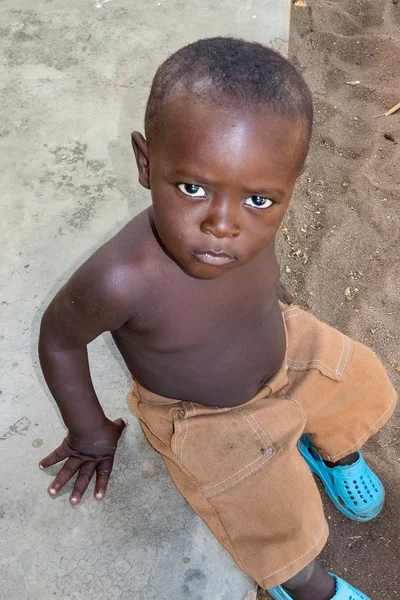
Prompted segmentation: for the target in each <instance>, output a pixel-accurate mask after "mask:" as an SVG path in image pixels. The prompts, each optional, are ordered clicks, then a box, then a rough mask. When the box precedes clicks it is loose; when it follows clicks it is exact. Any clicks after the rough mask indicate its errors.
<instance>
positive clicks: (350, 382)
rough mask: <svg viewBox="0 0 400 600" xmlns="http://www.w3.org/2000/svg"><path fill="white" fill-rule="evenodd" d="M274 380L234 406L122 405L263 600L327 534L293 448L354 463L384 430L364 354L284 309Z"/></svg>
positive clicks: (383, 404)
mask: <svg viewBox="0 0 400 600" xmlns="http://www.w3.org/2000/svg"><path fill="white" fill-rule="evenodd" d="M282 314H283V318H284V321H285V324H286V332H287V353H286V358H285V361H284V364H283V365H282V367H281V369H280V370H279V371H278V372H277V373H276V374H275V375H274V376H273V377H272V378H271V379H270V381H269V382H268V383H267V385H266V386H265V387H264V388H263V389H261V390H260V392H259V393H258V394H257V395H256V396H255V397H254V398H252V399H251V400H249V401H248V402H247V403H246V404H243V405H241V406H238V407H235V408H215V407H210V406H205V405H201V404H195V403H193V402H186V401H180V400H173V399H171V398H164V397H162V396H159V395H157V394H154V393H152V392H149V391H148V390H146V389H144V388H143V387H141V386H140V385H139V384H138V383H137V382H134V385H133V390H132V393H131V396H130V402H131V405H132V408H133V410H134V412H135V413H136V415H137V417H138V418H139V420H140V423H141V425H142V428H143V430H144V432H145V434H146V436H147V439H148V440H149V442H150V443H151V445H152V446H153V447H154V448H155V449H156V450H158V452H160V453H161V454H162V456H163V459H164V461H165V464H166V466H167V468H168V470H169V472H170V474H171V477H172V479H173V481H174V483H175V485H176V486H177V488H178V489H179V491H180V492H181V493H182V494H183V496H184V497H185V498H186V500H187V501H188V503H189V504H190V505H191V507H192V508H193V509H194V510H195V511H196V513H197V514H198V515H199V516H200V517H201V518H202V519H203V520H204V521H205V522H206V523H207V525H208V526H209V527H210V529H211V530H212V532H213V533H214V534H215V536H216V537H217V538H218V540H219V541H220V543H221V544H222V545H223V546H224V547H225V548H226V549H227V550H228V551H229V552H230V554H231V555H232V556H233V558H234V560H235V561H236V563H237V564H238V565H239V567H240V568H241V569H242V570H243V571H245V572H246V573H247V574H248V575H249V576H250V577H252V578H253V579H255V580H256V581H257V583H258V584H259V585H260V586H261V587H263V588H270V587H274V586H276V585H278V584H281V583H283V582H284V581H287V580H288V579H289V578H291V577H293V576H294V575H295V574H296V573H298V572H299V571H300V570H301V569H302V568H304V567H305V566H306V565H307V564H308V563H309V562H311V561H312V560H313V559H314V558H315V557H316V556H318V554H319V553H320V552H321V550H322V548H323V546H324V544H325V542H326V540H327V537H328V526H327V523H326V521H325V518H324V513H323V509H322V504H321V499H320V495H319V492H318V489H317V486H316V484H315V482H314V479H313V477H312V475H311V472H310V471H309V469H308V467H307V464H306V462H305V461H304V460H303V458H302V457H301V455H300V453H299V451H298V449H297V441H298V439H299V437H300V436H301V434H302V433H303V432H307V433H308V434H309V435H310V437H311V439H312V441H313V443H314V445H315V447H316V448H317V449H318V451H319V452H320V453H321V455H322V456H323V457H324V458H325V459H327V460H329V461H337V460H339V459H340V458H343V457H344V456H347V455H348V454H351V453H352V452H355V451H356V450H358V449H359V448H361V446H362V445H363V444H364V443H365V442H366V441H367V439H368V438H369V437H370V436H371V435H373V434H374V433H375V432H376V431H378V430H379V429H380V428H381V427H382V426H383V425H384V424H385V423H386V421H387V420H388V419H389V418H390V416H391V415H392V413H393V410H394V408H395V404H396V392H395V390H394V388H393V386H392V385H391V383H390V381H389V379H388V376H387V374H386V372H385V370H384V368H383V366H382V364H381V363H380V361H379V360H378V358H377V357H376V356H375V354H374V353H373V352H372V350H370V349H369V348H367V347H366V346H364V345H362V344H360V343H358V342H354V341H352V340H351V339H349V338H348V337H346V336H345V335H343V334H341V333H339V332H338V331H337V330H335V329H333V328H331V327H329V326H328V325H325V324H324V323H321V322H320V321H318V320H317V319H316V318H315V317H313V316H312V315H310V314H308V313H306V312H304V311H302V310H301V309H299V308H298V307H296V306H291V307H284V306H283V305H282Z"/></svg>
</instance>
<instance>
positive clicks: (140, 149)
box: [131, 131, 150, 190]
mask: <svg viewBox="0 0 400 600" xmlns="http://www.w3.org/2000/svg"><path fill="white" fill-rule="evenodd" d="M131 140H132V148H133V151H134V153H135V158H136V164H137V168H138V171H139V183H140V184H141V185H142V186H143V187H144V188H146V189H147V190H149V189H150V163H149V149H148V146H147V142H146V140H145V139H144V137H143V136H142V134H141V133H139V132H138V131H134V132H133V133H132V135H131Z"/></svg>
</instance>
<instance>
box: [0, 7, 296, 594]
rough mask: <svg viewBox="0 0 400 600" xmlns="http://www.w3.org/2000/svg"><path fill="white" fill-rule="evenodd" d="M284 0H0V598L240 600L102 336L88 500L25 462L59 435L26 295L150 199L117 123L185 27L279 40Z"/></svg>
mask: <svg viewBox="0 0 400 600" xmlns="http://www.w3.org/2000/svg"><path fill="white" fill-rule="evenodd" d="M288 12H289V0H285V1H284V2H283V1H279V0H219V1H218V2H212V1H211V0H207V1H205V2H202V3H199V2H194V1H193V0H192V1H188V0H161V2H160V3H158V2H157V0H154V1H153V0H151V1H150V0H70V1H69V2H65V0H64V1H62V0H37V1H36V2H35V3H32V2H30V1H28V0H2V1H1V3H0V52H1V54H0V56H1V64H0V95H1V96H0V97H1V100H0V106H1V112H0V152H1V175H0V178H1V180H0V198H1V202H2V210H1V216H2V219H1V226H2V244H1V250H0V252H1V254H2V255H3V256H2V257H1V258H0V273H1V286H2V287H1V304H0V308H1V319H2V326H1V334H0V352H1V358H0V369H1V371H0V377H1V380H0V382H1V383H0V390H1V391H0V450H1V455H0V456H1V461H0V476H1V482H2V485H1V491H0V531H1V535H0V589H1V593H0V595H1V597H2V598H7V599H15V600H50V599H52V598H63V599H64V598H65V599H67V598H68V599H73V600H90V599H92V598H93V599H95V598H96V600H97V599H99V598H100V599H101V600H128V599H129V600H136V599H140V600H141V599H143V600H171V599H174V600H180V599H182V600H183V599H184V598H185V600H228V599H229V600H243V599H244V598H247V599H248V600H249V599H250V598H254V594H255V592H254V585H253V583H252V582H251V581H249V580H248V579H247V578H246V577H245V576H244V575H243V574H242V573H241V572H240V571H239V569H238V568H237V567H236V566H235V565H234V564H233V562H232V560H231V558H230V557H229V556H228V555H227V553H226V552H225V551H224V550H223V549H222V548H220V546H219V545H218V543H217V542H216V541H215V539H214V538H213V537H212V535H211V534H210V533H209V531H208V530H207V528H206V526H205V525H204V524H203V523H202V522H201V521H200V519H198V518H197V517H196V516H195V515H194V514H193V513H192V511H191V509H189V508H188V506H187V505H186V503H185V502H184V500H183V499H182V497H181V496H180V494H179V493H178V492H177V491H176V490H175V488H174V486H173V484H172V483H171V482H170V480H169V477H168V475H167V474H166V470H165V468H164V466H163V463H162V461H161V459H160V458H159V456H158V455H157V454H156V453H155V452H153V451H152V450H151V449H150V448H149V446H148V444H147V442H146V441H145V439H144V437H143V435H142V433H141V431H140V430H139V427H138V425H137V423H136V422H135V419H134V418H133V416H132V414H131V413H130V411H129V409H128V406H127V401H126V396H127V392H128V388H129V377H128V374H127V371H126V369H125V368H124V366H123V365H122V363H121V360H120V359H119V357H118V355H117V354H116V352H115V350H114V348H113V346H112V344H111V340H110V338H109V337H107V336H104V337H102V338H101V339H98V340H97V341H96V342H95V343H93V344H92V345H91V347H90V356H91V365H92V373H93V379H94V382H95V386H96V389H97V390H98V393H99V396H100V398H101V400H102V403H103V406H104V407H105V409H106V412H107V414H108V415H109V416H110V417H111V418H116V417H118V416H125V417H127V418H128V419H129V422H130V427H129V428H128V430H127V431H126V434H125V435H124V438H123V441H122V443H121V444H120V450H119V452H118V455H117V460H116V466H115V469H114V474H113V477H112V479H111V482H110V487H109V494H108V497H107V499H106V500H105V501H104V503H98V502H96V501H94V500H93V498H92V497H90V496H89V495H87V497H86V498H85V500H84V502H83V503H82V505H80V506H79V507H76V508H73V507H71V505H70V504H69V502H68V495H69V490H70V488H68V489H67V490H66V491H65V492H63V493H61V494H60V495H59V496H58V497H57V498H56V499H51V498H50V497H49V496H48V495H47V493H46V488H47V486H48V484H49V483H50V481H51V478H52V476H54V475H55V473H56V471H57V469H55V468H53V469H49V471H51V472H40V471H39V469H38V466H37V465H38V462H39V460H40V459H41V458H43V457H44V456H45V455H47V454H48V453H49V452H50V451H52V450H53V449H54V448H55V447H56V446H57V445H58V444H59V443H60V441H61V439H62V438H63V436H64V429H63V426H62V423H61V422H60V420H59V418H58V414H57V409H56V406H55V404H54V402H53V400H52V398H51V397H50V395H49V393H48V392H47V389H46V386H45V384H44V381H43V378H42V376H41V372H40V368H39V365H38V358H37V350H36V347H37V338H38V327H39V322H40V318H41V315H42V313H43V310H44V309H45V307H46V306H47V304H48V302H49V301H50V299H51V298H52V296H53V295H54V293H55V291H56V290H57V289H58V288H59V287H60V286H61V285H62V284H63V282H64V281H66V279H67V278H68V277H69V276H70V274H71V273H72V272H73V271H74V270H75V269H76V267H77V266H78V265H79V264H80V263H82V261H83V260H84V259H85V258H86V257H88V256H89V255H90V254H91V253H92V252H93V251H94V249H95V248H96V247H98V246H99V245H100V244H102V243H103V242H104V241H105V240H107V239H108V238H109V237H111V236H112V235H113V234H114V233H115V232H116V231H117V230H118V229H120V228H121V227H122V226H123V225H124V223H125V222H126V221H127V220H128V219H129V218H131V217H132V216H133V215H134V214H135V213H136V212H138V211H140V210H142V209H143V208H144V207H145V206H146V205H147V204H148V202H149V198H148V196H147V195H146V194H145V192H144V191H143V190H142V189H140V188H139V186H138V184H137V183H136V172H135V167H134V164H133V160H132V155H131V150H130V141H129V134H130V132H131V130H133V129H136V128H139V129H141V128H142V121H143V109H144V104H145V101H146V97H147V94H148V91H149V85H150V83H151V80H152V77H153V74H154V72H155V69H156V68H157V66H158V65H159V64H160V63H161V62H162V60H163V59H165V58H166V57H167V56H168V55H169V54H170V53H171V52H173V51H174V50H176V49H177V48H179V47H180V46H182V45H184V44H186V43H188V42H190V41H193V40H195V39H197V38H199V37H209V36H213V35H228V34H230V35H240V36H243V37H247V38H249V39H256V40H258V41H262V42H265V43H271V44H272V45H273V46H274V47H275V48H278V49H280V50H281V51H283V52H285V51H286V50H287V35H288Z"/></svg>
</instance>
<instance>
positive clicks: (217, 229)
mask: <svg viewBox="0 0 400 600" xmlns="http://www.w3.org/2000/svg"><path fill="white" fill-rule="evenodd" d="M238 212H239V211H238V207H237V206H234V205H233V203H231V202H227V201H225V202H213V204H212V205H211V207H210V211H209V213H208V214H207V216H206V217H205V219H204V220H203V221H202V223H201V225H200V229H201V231H202V233H211V234H212V235H213V236H214V237H216V238H220V239H222V238H227V237H237V236H238V235H239V233H240V226H239V215H238Z"/></svg>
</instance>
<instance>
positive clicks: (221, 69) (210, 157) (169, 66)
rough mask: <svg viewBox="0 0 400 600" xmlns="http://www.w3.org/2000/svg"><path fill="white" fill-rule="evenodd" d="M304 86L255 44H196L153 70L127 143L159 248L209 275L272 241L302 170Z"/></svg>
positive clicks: (306, 122) (306, 118)
mask: <svg viewBox="0 0 400 600" xmlns="http://www.w3.org/2000/svg"><path fill="white" fill-rule="evenodd" d="M312 119H313V109H312V101H311V96H310V92H309V90H308V88H307V86H306V84H305V82H304V81H303V79H302V77H301V76H300V75H299V74H298V73H297V71H296V70H295V68H294V67H293V66H292V65H291V64H290V63H289V62H288V61H287V60H286V59H284V58H283V57H282V56H280V55H279V54H277V53H276V52H274V51H273V50H270V49H268V48H266V47H264V46H262V45H261V44H257V43H251V42H246V41H244V40H239V39H233V38H222V37H219V38H211V39H205V40H199V41H198V42H195V43H194V44H190V45H189V46H186V47H184V48H182V49H181V50H179V51H178V52H176V53H175V54H173V55H172V56H171V57H170V58H168V59H167V60H166V61H165V62H164V63H163V64H162V65H161V67H160V68H159V69H158V71H157V73H156V76H155V78H154V81H153V85H152V89H151V93H150V97H149V100H148V104H147V110H146V118H145V131H146V137H147V142H146V141H145V140H144V138H143V137H142V136H141V135H140V134H139V133H137V132H136V133H134V134H132V142H133V147H134V151H135V155H136V160H137V164H138V168H139V181H140V183H141V184H142V185H143V186H144V187H146V188H148V189H151V192H152V199H153V212H154V222H155V226H156V229H157V232H158V235H159V237H160V239H161V241H162V243H163V244H164V246H165V248H166V250H167V251H168V252H169V253H170V254H171V255H172V257H173V258H174V259H175V260H176V261H177V262H178V263H179V264H180V265H181V266H182V267H183V268H184V270H185V271H186V272H188V273H189V274H191V275H193V276H196V277H200V278H205V279H213V278H215V277H218V276H220V275H223V274H224V273H226V272H227V271H228V270H231V269H232V268H234V267H236V266H240V265H244V264H246V263H248V262H250V260H252V259H253V258H254V257H255V256H257V255H258V254H259V253H260V252H262V251H263V250H264V249H265V248H266V247H267V246H269V245H270V244H271V243H272V244H273V242H274V237H275V233H276V231H277V229H278V227H279V224H280V223H281V221H282V218H283V216H284V214H285V212H286V209H287V207H288V204H289V201H290V198H291V195H292V192H293V188H294V184H295V181H296V179H297V176H298V175H299V173H300V171H301V168H302V166H303V163H304V160H305V157H306V154H307V151H308V146H309V141H310V135H311V128H312Z"/></svg>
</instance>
